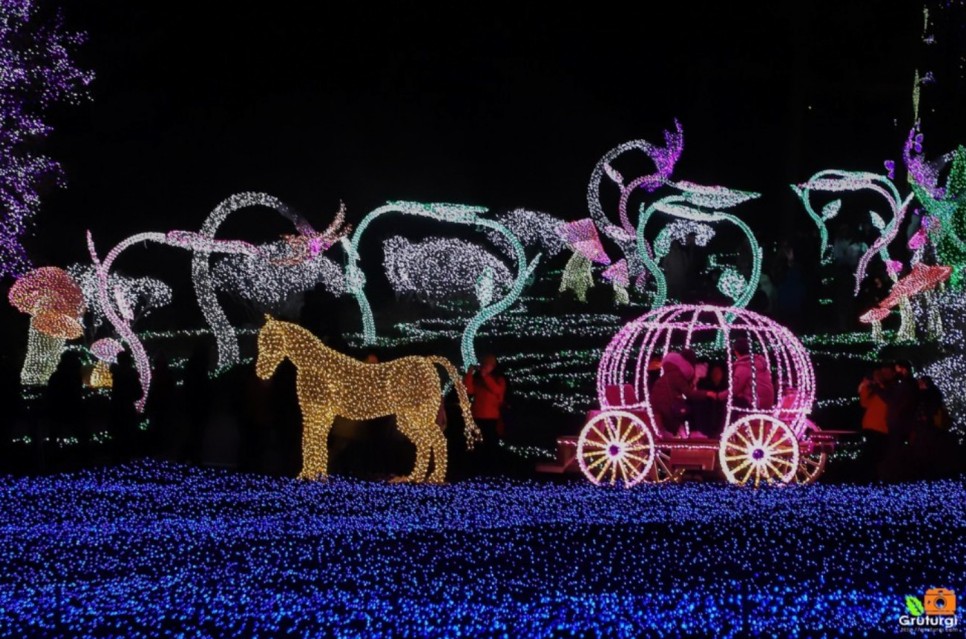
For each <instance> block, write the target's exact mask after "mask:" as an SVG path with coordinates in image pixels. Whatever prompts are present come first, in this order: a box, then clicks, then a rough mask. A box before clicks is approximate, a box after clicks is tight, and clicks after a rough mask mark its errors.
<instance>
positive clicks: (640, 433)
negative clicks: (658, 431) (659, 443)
mask: <svg viewBox="0 0 966 639" xmlns="http://www.w3.org/2000/svg"><path fill="white" fill-rule="evenodd" d="M628 432H630V430H628ZM641 437H644V430H643V429H640V428H639V429H637V434H636V435H635V436H634V437H633V438H631V439H626V440H624V443H625V444H627V445H630V444H633V443H634V442H636V441H637V440H639V439H640V438H641Z"/></svg>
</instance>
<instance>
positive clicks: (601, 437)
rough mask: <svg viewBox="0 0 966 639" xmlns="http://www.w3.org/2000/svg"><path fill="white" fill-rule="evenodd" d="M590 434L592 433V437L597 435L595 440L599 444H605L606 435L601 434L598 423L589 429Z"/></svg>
mask: <svg viewBox="0 0 966 639" xmlns="http://www.w3.org/2000/svg"><path fill="white" fill-rule="evenodd" d="M590 432H591V433H593V434H594V435H597V440H598V441H599V442H601V444H602V445H606V444H607V435H605V434H604V433H602V432H601V430H600V422H599V421H598V422H597V423H596V424H594V425H593V427H592V428H591V429H590ZM588 439H589V438H588Z"/></svg>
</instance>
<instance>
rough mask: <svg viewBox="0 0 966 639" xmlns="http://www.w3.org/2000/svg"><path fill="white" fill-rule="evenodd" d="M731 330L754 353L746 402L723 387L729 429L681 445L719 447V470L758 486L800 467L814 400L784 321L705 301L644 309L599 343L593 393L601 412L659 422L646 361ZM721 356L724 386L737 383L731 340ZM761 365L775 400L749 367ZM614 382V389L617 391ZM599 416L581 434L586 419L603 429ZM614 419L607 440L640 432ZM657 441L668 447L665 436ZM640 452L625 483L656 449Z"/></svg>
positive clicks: (706, 343) (723, 337)
mask: <svg viewBox="0 0 966 639" xmlns="http://www.w3.org/2000/svg"><path fill="white" fill-rule="evenodd" d="M719 336H720V338H719ZM732 336H737V337H744V338H745V339H747V340H748V341H749V343H750V345H751V346H752V354H753V355H752V357H754V358H755V359H756V360H757V362H753V371H752V376H751V381H752V385H751V398H750V399H751V401H750V407H747V408H744V407H739V406H737V405H735V404H734V402H733V397H732V395H731V393H728V395H727V398H726V401H725V418H724V419H725V424H726V429H725V432H724V434H723V435H722V437H721V441H720V444H719V443H716V442H687V443H681V444H679V446H681V447H685V448H709V447H710V448H712V449H713V448H717V449H718V451H719V459H720V462H721V465H722V470H723V471H724V473H725V476H726V477H727V479H728V480H729V481H730V482H732V483H741V484H743V483H746V482H749V481H750V482H753V483H754V484H755V485H756V486H757V485H758V484H759V483H761V482H766V483H772V482H780V483H787V482H789V481H791V480H792V479H793V478H794V477H795V473H796V471H797V470H798V464H799V451H798V440H800V439H802V437H803V436H804V434H805V429H806V426H807V423H808V421H807V415H808V413H809V412H810V411H811V409H812V405H813V404H814V401H815V372H814V369H813V367H812V363H811V358H810V356H809V354H808V351H807V350H806V349H805V347H804V346H803V345H802V343H801V342H800V341H798V339H796V338H795V336H794V335H793V334H792V333H791V332H790V331H789V330H788V329H787V328H785V327H783V326H781V325H779V324H777V323H775V322H774V321H772V320H770V319H768V318H766V317H764V316H762V315H759V314H757V313H753V312H751V311H748V310H745V309H735V308H725V307H718V306H709V305H703V306H696V305H674V306H666V307H664V308H661V309H658V310H656V311H651V312H649V313H647V314H645V315H643V316H642V317H640V318H638V319H636V320H634V321H632V322H630V323H628V324H626V325H625V326H624V327H623V328H622V329H621V330H620V331H619V332H618V333H617V335H615V336H614V338H613V339H612V340H611V342H610V343H609V344H608V345H607V348H606V349H605V350H604V354H603V356H602V357H601V359H600V365H599V367H598V369H597V400H598V402H599V405H600V407H601V410H602V411H605V414H609V413H607V412H606V411H609V410H617V411H624V412H628V413H630V414H632V415H634V416H638V417H637V419H642V420H643V422H642V423H644V424H645V425H654V424H658V423H659V422H658V420H657V418H656V417H655V414H654V410H653V407H652V406H651V401H650V392H651V389H650V388H649V385H648V383H647V373H648V366H649V364H650V362H651V361H653V360H655V359H658V360H663V359H664V356H666V355H667V353H668V352H669V351H670V350H671V349H672V348H675V349H677V348H691V349H694V350H700V351H701V352H702V354H703V355H705V356H707V355H708V354H709V353H713V352H714V350H715V349H716V345H717V344H718V343H719V342H721V343H724V344H730V342H731V337H732ZM716 354H718V355H721V354H720V353H716ZM722 359H723V360H724V362H725V367H726V370H727V374H728V384H727V386H728V388H734V384H733V378H732V376H733V373H734V366H735V360H734V359H733V353H732V351H731V349H730V348H727V349H726V352H725V353H724V357H723V358H722ZM758 366H761V367H764V369H765V370H767V371H769V376H770V377H773V390H774V392H775V397H777V398H780V401H777V402H773V401H772V400H773V399H774V398H768V399H767V400H766V399H764V398H761V397H759V389H758V386H757V375H756V374H755V372H754V369H756V368H757V367H758ZM611 389H616V390H617V391H618V392H617V395H614V394H613V393H612V390H611ZM617 417H621V416H617ZM607 419H610V420H611V421H614V420H613V419H612V418H607ZM607 419H605V421H607ZM595 420H596V421H595ZM621 420H624V421H626V418H621V419H618V420H616V421H618V422H620V421H621ZM598 421H600V420H597V418H594V419H592V420H591V422H589V423H588V424H587V426H585V429H584V431H582V433H581V437H584V436H585V435H586V434H587V433H588V432H589V431H588V430H587V429H588V428H591V427H594V428H596V429H597V430H598V431H600V427H599V424H598V423H597V422H598ZM611 421H607V423H608V424H609V425H610V426H611V427H610V429H609V430H605V431H600V432H604V433H606V435H607V436H606V437H603V438H601V437H598V439H601V441H602V442H603V443H604V444H605V445H606V446H611V445H613V446H616V448H615V449H613V450H623V448H621V447H622V446H624V445H625V443H626V441H630V440H633V441H639V440H640V438H638V439H636V440H635V439H633V438H634V437H637V436H638V432H639V430H640V429H639V427H638V426H637V425H636V424H630V425H628V428H627V429H624V430H622V429H621V428H618V427H617V426H615V425H614V424H613V423H611ZM650 427H651V426H648V428H650ZM588 436H589V435H588ZM654 439H655V438H654V437H650V438H649V439H648V441H651V443H650V444H649V446H650V448H651V449H654V448H655V444H654V442H653V440H654ZM604 444H602V445H604ZM660 447H662V448H667V446H665V445H664V444H662V445H661V446H660ZM606 450H612V449H610V448H606ZM637 454H638V455H639V456H640V457H641V460H639V463H640V465H641V466H640V467H641V470H639V472H640V474H641V477H638V478H637V479H636V481H635V480H634V478H633V477H627V478H625V480H624V483H625V485H634V484H635V483H637V481H641V480H643V479H644V477H643V475H645V474H646V473H647V470H649V463H646V460H647V459H649V458H650V456H654V455H656V451H655V450H649V451H648V452H647V454H643V453H640V452H638V453H637ZM597 461H598V458H596V457H588V458H587V459H584V460H582V461H581V468H586V467H589V466H590V465H591V464H593V463H594V462H597ZM645 467H647V468H646V469H645ZM625 470H626V469H625ZM585 475H587V476H588V477H589V478H590V479H591V480H592V481H594V479H595V475H594V474H592V473H589V472H588V471H587V470H586V469H585ZM598 481H599V478H598Z"/></svg>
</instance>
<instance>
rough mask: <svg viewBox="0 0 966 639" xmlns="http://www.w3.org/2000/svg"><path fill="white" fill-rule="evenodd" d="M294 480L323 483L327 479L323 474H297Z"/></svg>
mask: <svg viewBox="0 0 966 639" xmlns="http://www.w3.org/2000/svg"><path fill="white" fill-rule="evenodd" d="M296 479H301V480H302V481H325V480H326V479H328V477H327V476H326V475H324V474H323V473H304V472H303V473H299V474H298V477H296Z"/></svg>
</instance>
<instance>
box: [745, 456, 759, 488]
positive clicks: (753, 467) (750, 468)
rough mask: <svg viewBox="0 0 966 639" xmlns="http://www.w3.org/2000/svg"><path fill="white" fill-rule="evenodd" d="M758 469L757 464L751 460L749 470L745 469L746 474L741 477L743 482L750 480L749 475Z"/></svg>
mask: <svg viewBox="0 0 966 639" xmlns="http://www.w3.org/2000/svg"><path fill="white" fill-rule="evenodd" d="M756 471H757V465H756V464H752V463H751V461H749V462H748V470H746V471H745V476H744V477H742V478H741V483H742V484H743V483H745V482H746V481H748V477H749V476H750V475H751V473H752V472H756ZM756 485H757V484H756Z"/></svg>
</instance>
